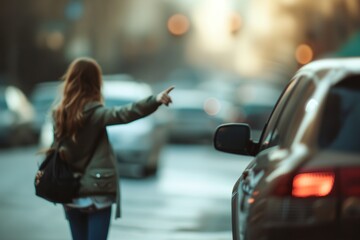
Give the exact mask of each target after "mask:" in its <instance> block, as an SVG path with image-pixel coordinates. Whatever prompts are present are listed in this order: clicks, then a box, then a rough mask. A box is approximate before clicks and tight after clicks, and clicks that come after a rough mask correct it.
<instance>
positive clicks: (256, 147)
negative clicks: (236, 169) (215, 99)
mask: <svg viewBox="0 0 360 240" xmlns="http://www.w3.org/2000/svg"><path fill="white" fill-rule="evenodd" d="M359 124H360V58H353V59H334V60H319V61H316V62H313V63H310V64H309V65H307V66H304V67H303V68H302V69H300V70H299V71H298V72H297V74H296V75H295V76H294V77H293V79H292V80H291V81H290V82H289V84H288V85H287V86H286V87H285V89H284V91H283V93H282V94H281V96H280V98H279V100H278V102H277V104H276V105H275V107H274V109H273V111H272V113H271V116H270V118H269V119H268V121H267V123H266V125H265V127H264V129H263V132H262V135H261V138H260V140H259V141H258V142H255V141H253V140H252V139H251V136H250V126H249V125H248V124H241V123H238V124H226V125H222V126H219V127H218V129H217V130H216V133H215V138H214V145H215V148H216V149H218V150H220V151H225V152H229V153H236V154H241V155H251V156H254V158H253V160H252V161H251V162H250V164H249V165H248V166H247V168H246V169H245V170H244V172H243V173H242V174H241V176H240V178H239V179H238V181H237V182H236V183H235V185H234V188H233V193H232V201H231V202H232V204H231V206H232V230H233V239H234V240H238V239H241V240H244V239H246V240H254V239H256V240H269V239H276V240H281V239H286V240H288V239H291V240H297V239H299V240H300V239H301V240H303V239H307V240H311V239H314V240H315V239H317V240H318V239H342V240H344V239H345V240H346V239H360V228H359V223H360V127H359Z"/></svg>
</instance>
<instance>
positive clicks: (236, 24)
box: [230, 13, 242, 34]
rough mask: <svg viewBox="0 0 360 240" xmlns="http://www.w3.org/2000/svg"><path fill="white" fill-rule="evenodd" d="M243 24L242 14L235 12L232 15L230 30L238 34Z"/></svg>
mask: <svg viewBox="0 0 360 240" xmlns="http://www.w3.org/2000/svg"><path fill="white" fill-rule="evenodd" d="M241 25H242V18H241V16H240V14H237V13H234V14H232V15H231V16H230V32H231V33H232V34H236V33H237V32H239V30H240V28H241Z"/></svg>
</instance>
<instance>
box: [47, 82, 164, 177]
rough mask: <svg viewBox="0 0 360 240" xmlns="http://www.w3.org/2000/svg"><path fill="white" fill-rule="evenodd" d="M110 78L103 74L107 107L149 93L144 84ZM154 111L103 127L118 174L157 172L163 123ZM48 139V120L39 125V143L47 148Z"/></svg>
mask: <svg viewBox="0 0 360 240" xmlns="http://www.w3.org/2000/svg"><path fill="white" fill-rule="evenodd" d="M113 77H114V76H111V77H110V78H108V76H106V77H104V86H103V96H104V100H105V105H106V106H107V107H113V106H121V105H125V104H129V103H132V102H135V101H138V100H141V99H143V98H145V97H147V96H149V95H151V94H152V91H151V88H150V86H149V85H148V84H145V83H139V82H135V81H127V80H121V81H117V80H116V79H117V78H115V79H114V78H113ZM109 79H112V80H109ZM158 111H159V110H158ZM158 111H157V112H155V113H153V114H151V115H150V116H147V117H145V118H142V119H138V120H136V121H134V122H131V123H127V124H119V125H113V126H109V127H107V131H108V136H109V140H110V143H111V144H112V147H113V149H114V151H115V154H116V157H117V162H118V166H119V167H118V169H119V174H120V176H127V177H144V176H147V175H152V174H155V173H156V172H157V170H158V167H159V158H160V152H161V150H162V148H163V146H164V144H165V143H166V141H167V128H166V123H167V122H166V121H163V120H162V119H158V117H159V115H158ZM52 141H53V129H52V123H51V121H50V120H49V119H48V121H46V122H45V123H44V124H43V126H42V131H41V135H40V146H41V147H42V148H44V147H48V146H50V144H51V143H52Z"/></svg>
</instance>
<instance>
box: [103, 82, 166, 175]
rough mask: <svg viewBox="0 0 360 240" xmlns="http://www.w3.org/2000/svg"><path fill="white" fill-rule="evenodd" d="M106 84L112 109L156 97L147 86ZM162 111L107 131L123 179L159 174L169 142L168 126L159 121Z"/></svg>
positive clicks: (106, 97)
mask: <svg viewBox="0 0 360 240" xmlns="http://www.w3.org/2000/svg"><path fill="white" fill-rule="evenodd" d="M104 83H105V84H104V89H103V94H104V98H105V105H106V106H108V107H111V106H119V105H124V104H129V103H132V102H135V101H138V100H141V99H143V98H145V97H147V96H150V95H151V94H152V91H151V88H150V86H149V85H148V84H145V83H137V82H130V81H114V82H111V81H105V82H104ZM160 111H161V110H160V109H159V110H158V111H157V112H155V113H153V114H151V115H149V116H147V117H145V118H141V119H138V120H136V121H134V122H131V123H128V124H124V125H121V124H120V125H113V126H109V127H107V129H108V134H109V139H110V142H111V144H112V146H113V148H114V150H115V153H116V156H117V161H118V164H119V171H120V172H119V173H120V175H121V176H129V177H143V176H146V175H151V174H155V173H156V172H157V170H158V166H159V158H160V153H161V150H162V148H163V147H164V145H165V144H166V141H167V122H166V121H165V119H159V118H158V117H161V116H159V115H158V114H159V113H160Z"/></svg>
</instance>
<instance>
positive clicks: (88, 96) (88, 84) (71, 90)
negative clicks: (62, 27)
mask: <svg viewBox="0 0 360 240" xmlns="http://www.w3.org/2000/svg"><path fill="white" fill-rule="evenodd" d="M101 76H102V71H101V68H100V66H99V64H98V63H97V62H96V61H95V60H94V59H92V58H86V57H83V58H77V59H75V60H74V61H73V62H72V63H71V64H70V65H69V68H68V69H67V71H66V73H65V74H64V76H63V77H62V78H63V80H64V89H63V94H62V100H61V102H60V104H59V105H58V106H57V107H56V108H55V111H54V122H55V138H56V139H61V138H63V137H71V139H72V140H73V141H76V134H77V129H78V128H79V127H81V126H82V123H83V109H84V106H85V104H86V103H88V102H91V101H99V102H102V101H103V100H102V95H101V87H102V77H101Z"/></svg>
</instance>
